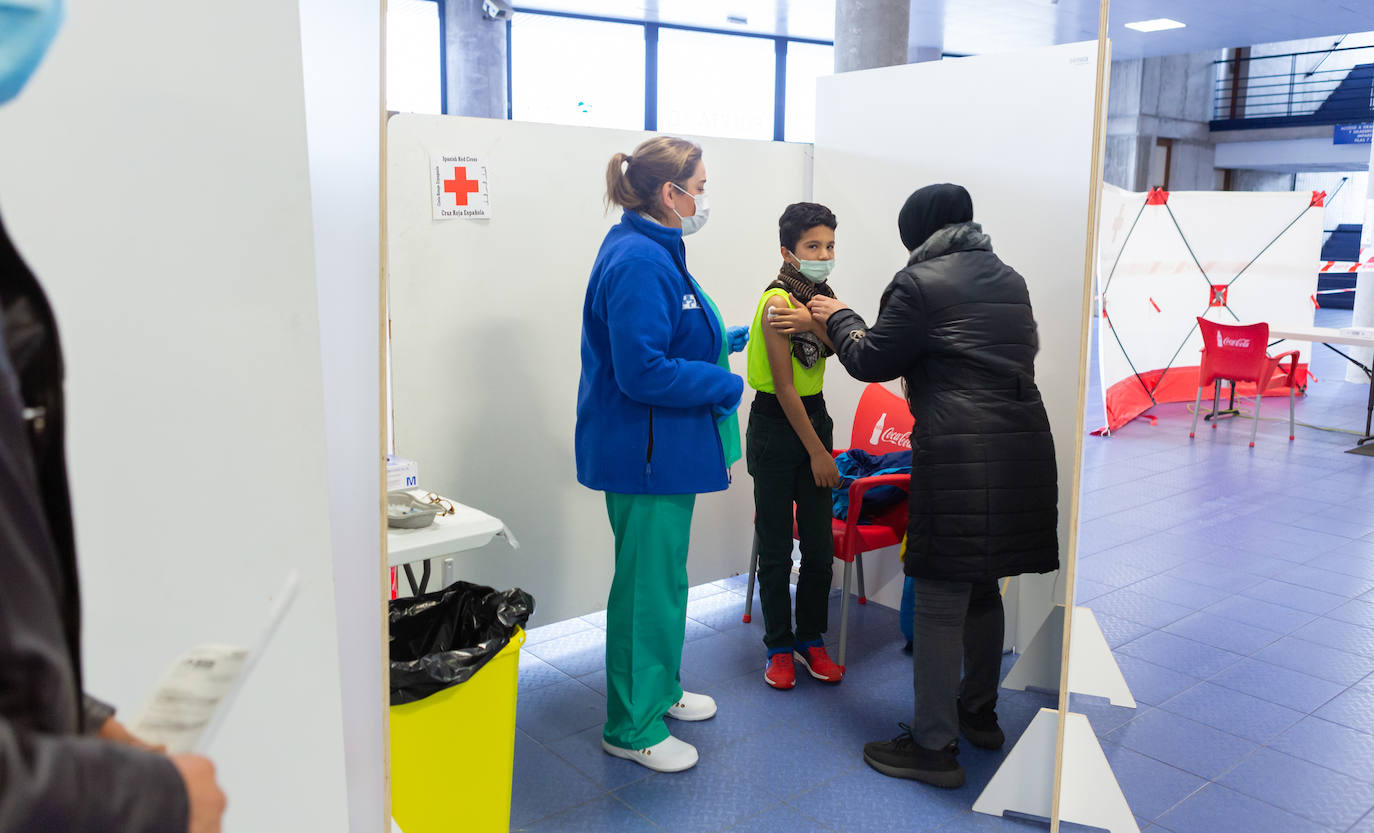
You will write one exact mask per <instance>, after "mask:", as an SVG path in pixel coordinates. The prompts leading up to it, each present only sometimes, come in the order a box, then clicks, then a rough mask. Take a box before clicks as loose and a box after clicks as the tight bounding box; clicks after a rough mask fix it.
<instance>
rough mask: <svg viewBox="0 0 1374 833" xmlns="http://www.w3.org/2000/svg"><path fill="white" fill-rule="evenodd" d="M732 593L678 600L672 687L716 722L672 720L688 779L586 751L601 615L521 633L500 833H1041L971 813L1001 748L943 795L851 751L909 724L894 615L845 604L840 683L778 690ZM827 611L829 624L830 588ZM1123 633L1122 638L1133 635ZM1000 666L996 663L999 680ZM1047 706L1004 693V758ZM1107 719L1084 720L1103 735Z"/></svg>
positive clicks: (600, 710) (973, 754)
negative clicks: (689, 752)
mask: <svg viewBox="0 0 1374 833" xmlns="http://www.w3.org/2000/svg"><path fill="white" fill-rule="evenodd" d="M744 590H745V584H744V583H743V582H741V581H738V580H736V579H727V580H725V581H721V582H716V583H714V584H710V585H704V586H702V587H697V588H693V589H692V591H691V596H690V601H689V602H688V617H689V619H688V630H689V635H688V642H687V644H686V645H685V646H684V649H683V672H682V673H683V679H684V681H687V687H688V688H689V689H691V690H694V691H701V692H705V693H708V694H711V695H712V696H713V697H715V698H716V701H717V703H718V704H719V706H720V711H719V713H718V714H717V716H716V717H715V718H714V719H712V720H709V721H705V722H702V723H674V724H673V725H672V727H671V728H672V730H673V732H674V734H676V735H677V736H679V737H681V738H682V739H684V740H686V741H688V742H690V743H693V744H695V745H696V746H697V748H698V749H700V750H701V754H702V758H701V763H700V764H699V765H698V766H697V767H696V768H695V769H693V770H691V771H689V772H686V773H680V774H676V775H656V774H653V773H650V772H649V771H648V770H645V769H643V768H641V767H639V766H636V765H635V764H631V763H629V762H627V761H622V760H619V759H616V758H611V757H610V756H608V755H606V754H605V753H604V752H602V751H601V721H602V720H603V719H604V709H605V671H604V651H605V632H604V630H602V628H604V627H605V617H604V614H603V615H599V616H598V615H590V616H585V617H582V618H581V619H578V620H573V622H571V623H569V622H562V623H558V624H556V625H553V626H550V627H551V630H549V631H548V632H546V631H545V629H544V628H536V629H534V630H532V631H530V638H529V642H528V643H527V647H526V648H525V650H524V651H523V652H522V655H521V672H520V697H519V712H518V715H517V721H516V722H517V729H518V732H517V741H516V749H515V751H516V757H515V784H514V789H513V793H512V810H511V824H512V828H513V829H515V830H532V831H568V832H569V833H572V832H573V831H575V832H576V833H583V831H621V830H624V831H636V832H637V831H641V830H644V831H651V830H652V831H684V833H687V832H688V831H699V833H714V831H720V833H755V831H757V833H765V831H766V832H767V833H771V832H772V831H776V830H795V831H799V833H813V831H814V832H815V833H820V831H831V833H834V831H864V830H874V831H878V830H884V831H885V830H889V829H891V824H892V820H893V819H894V818H901V819H903V820H904V821H903V825H905V826H904V827H903V829H904V830H912V831H936V830H939V831H942V833H958V831H983V832H985V833H987V832H991V833H996V832H997V831H1008V832H1009V833H1015V831H1018V830H1029V829H1037V828H1038V829H1043V825H1041V824H1038V823H1035V822H1030V821H1025V820H1017V819H1000V818H995V817H992V816H982V815H977V814H974V813H973V812H972V810H971V808H972V805H973V801H974V799H975V798H976V797H977V796H978V793H979V792H980V791H981V790H982V788H983V787H984V786H986V784H987V782H988V781H989V780H990V779H991V778H992V775H993V773H994V772H995V771H996V770H997V766H998V765H999V764H1000V763H1001V761H1002V753H992V752H985V751H982V750H978V749H973V748H968V749H966V750H965V751H964V752H963V754H962V756H961V760H962V762H963V764H964V766H965V768H966V770H967V771H968V778H969V781H968V784H967V785H966V786H965V787H964V788H963V789H960V790H954V791H950V792H944V791H940V790H935V789H931V788H926V787H922V786H920V785H917V784H913V783H911V782H909V781H896V780H893V779H890V778H886V777H884V776H881V775H879V774H877V773H875V772H873V771H872V770H870V769H869V768H868V767H867V766H865V765H864V763H863V759H862V753H861V750H862V747H863V744H864V743H865V742H866V741H870V740H879V739H885V738H888V737H891V736H892V735H894V734H896V733H897V731H898V730H897V723H898V722H899V721H909V719H910V715H909V712H910V710H911V659H910V657H908V656H907V655H906V654H904V653H902V651H901V645H902V640H901V636H900V634H899V631H898V628H897V614H896V611H894V610H892V609H890V608H886V607H883V606H881V605H878V604H876V603H873V602H870V603H869V604H868V605H866V606H862V607H860V606H857V605H855V606H853V607H852V608H851V619H850V633H849V656H848V658H847V659H848V662H847V665H848V668H849V673H850V678H849V679H848V680H847V681H846V682H845V683H843V684H841V685H838V686H825V685H822V684H820V683H815V682H813V681H811V680H810V679H809V678H806V679H801V680H799V681H798V685H797V688H796V689H794V690H793V691H790V692H777V691H773V690H772V689H769V688H768V687H767V686H766V685H765V684H764V682H763V679H762V677H763V661H764V648H763V643H762V636H763V631H762V625H761V622H760V619H761V618H762V617H756V618H755V620H754V622H753V623H751V624H747V625H746V624H743V623H741V622H740V615H741V614H742V613H743V608H744V595H743V594H744ZM830 601H831V619H832V622H837V621H838V616H839V602H840V599H839V596H838V591H836V592H835V593H832V596H831V600H830ZM756 614H757V609H756ZM712 622H714V623H716V625H717V626H724V627H722V628H720V629H717V627H713V626H712V625H711V624H708V623H712ZM727 623H728V624H727ZM1124 624H1125V625H1126V626H1127V631H1128V632H1129V633H1135V632H1136V630H1137V629H1138V628H1141V627H1144V626H1139V625H1135V624H1134V623H1129V622H1125V623H1124ZM693 630H696V631H697V632H696V633H695V635H693V633H692V631H693ZM832 630H833V628H832ZM1146 630H1149V629H1148V628H1146ZM1013 660H1014V657H1010V656H1009V657H1007V661H1006V663H1005V666H1004V670H1007V669H1010V667H1011V663H1012V661H1013ZM589 669H592V670H589ZM1052 704H1053V700H1052V698H1050V697H1048V696H1046V695H1041V694H1034V693H1026V692H1012V691H1004V692H1003V693H1002V699H1001V701H1000V702H999V705H998V710H999V713H1000V715H1001V721H1002V725H1003V727H1004V729H1005V730H1006V732H1007V735H1008V738H1009V741H1010V742H1009V743H1008V747H1007V748H1010V747H1011V745H1012V744H1014V743H1015V740H1016V738H1018V737H1020V735H1021V733H1022V732H1023V731H1025V728H1026V726H1028V725H1029V724H1030V721H1031V718H1032V717H1034V715H1035V713H1036V711H1037V710H1038V709H1040V708H1041V707H1043V706H1047V705H1052ZM1108 708H1110V707H1108ZM1118 711H1124V710H1118ZM836 715H842V716H843V718H842V719H837V718H836ZM1113 717H1115V716H1114V715H1105V714H1104V715H1100V716H1099V717H1098V719H1099V721H1101V722H1103V726H1104V727H1106V726H1107V725H1112V726H1113V727H1114V725H1115V724H1109V722H1110V721H1111V720H1112V718H1113ZM1122 719H1124V718H1117V720H1118V722H1120V721H1121V720H1122Z"/></svg>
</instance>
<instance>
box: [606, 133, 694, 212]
mask: <svg viewBox="0 0 1374 833" xmlns="http://www.w3.org/2000/svg"><path fill="white" fill-rule="evenodd" d="M700 162H701V148H700V147H698V146H697V145H695V144H693V143H692V142H689V141H687V140H686V139H677V138H674V137H672V136H655V137H654V138H652V139H649V140H648V141H646V142H643V143H641V144H640V146H639V147H637V148H635V152H634V154H633V155H626V154H624V153H617V154H615V155H614V156H612V157H611V161H610V164H609V165H607V166H606V208H607V210H609V209H610V207H611V206H612V205H618V206H620V207H621V208H623V209H625V210H626V211H642V212H647V213H649V214H651V215H653V216H655V217H657V216H658V215H659V214H661V213H662V208H661V207H660V206H659V205H658V191H659V189H660V188H661V187H662V186H663V183H665V182H673V183H677V184H678V185H680V186H683V187H686V184H687V180H688V179H690V178H691V176H692V174H694V173H696V169H697V165H698V164H699V163H700Z"/></svg>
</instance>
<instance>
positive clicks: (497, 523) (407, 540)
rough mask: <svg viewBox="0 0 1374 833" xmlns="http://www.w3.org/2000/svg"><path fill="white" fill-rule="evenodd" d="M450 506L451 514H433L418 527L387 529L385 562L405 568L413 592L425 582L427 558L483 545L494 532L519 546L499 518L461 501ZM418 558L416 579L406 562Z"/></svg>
mask: <svg viewBox="0 0 1374 833" xmlns="http://www.w3.org/2000/svg"><path fill="white" fill-rule="evenodd" d="M453 508H454V510H455V511H454V513H453V514H452V515H442V516H440V517H437V518H435V519H434V523H432V524H430V525H429V526H427V527H424V528H422V529H387V532H386V544H387V564H389V565H390V566H392V567H404V568H405V571H406V577H407V578H408V579H409V580H410V583H411V590H412V591H413V592H416V593H420V592H423V590H424V587H425V585H426V584H428V582H429V562H430V560H431V559H434V558H443V557H444V556H446V555H453V554H454V553H459V552H464V551H466V550H475V549H478V548H480V547H485V546H486V545H487V544H490V543H491V542H492V539H494V538H496V537H497V536H498V535H499V536H502V537H504V538H505V539H506V543H508V544H510V546H511V549H519V548H520V542H519V541H516V540H515V536H514V535H512V534H511V531H510V530H509V529H507V528H506V525H505V524H504V523H502V521H501V519H500V518H496V517H493V516H491V515H488V514H487V513H486V512H483V511H481V510H480V509H473V508H472V507H471V506H464V505H463V504H461V503H454V504H453ZM419 561H423V562H424V565H425V566H424V571H423V573H422V577H421V579H420V581H419V582H418V583H417V582H416V581H415V576H414V574H413V573H412V572H411V570H410V565H412V564H414V563H416V562H419Z"/></svg>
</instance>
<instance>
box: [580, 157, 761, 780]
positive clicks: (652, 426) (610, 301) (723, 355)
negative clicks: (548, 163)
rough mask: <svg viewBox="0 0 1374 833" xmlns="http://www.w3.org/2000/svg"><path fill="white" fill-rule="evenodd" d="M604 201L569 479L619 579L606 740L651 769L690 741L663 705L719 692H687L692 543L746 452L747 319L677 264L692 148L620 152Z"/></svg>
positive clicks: (610, 616) (684, 715) (609, 612)
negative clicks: (606, 215)
mask: <svg viewBox="0 0 1374 833" xmlns="http://www.w3.org/2000/svg"><path fill="white" fill-rule="evenodd" d="M606 201H607V204H608V205H609V204H615V205H618V206H620V207H621V208H623V209H624V214H623V216H622V217H621V219H620V222H619V223H618V224H617V225H615V226H614V227H612V228H611V230H610V231H609V232H608V233H607V234H606V239H605V240H604V241H603V242H602V244H601V251H600V253H599V254H598V255H597V258H596V263H595V265H594V266H593V267H592V275H591V280H590V281H589V282H588V285H587V300H586V304H585V306H584V308H583V312H582V377H581V380H580V382H579V385H578V391H577V443H576V446H577V479H578V481H579V482H580V483H582V485H584V486H587V487H588V488H591V489H596V490H598V491H602V492H605V493H606V510H607V513H608V514H609V516H610V521H611V528H612V530H613V531H614V533H615V578H614V580H613V581H612V583H611V592H610V598H609V600H608V601H607V605H606V608H607V609H606V727H605V730H604V732H603V734H602V742H601V745H602V748H603V749H604V750H605V751H606V752H607V753H609V754H611V755H614V756H616V757H619V758H625V759H627V760H631V761H635V762H636V763H639V764H642V765H643V766H646V767H648V768H649V769H652V770H655V771H657V772H680V771H682V770H684V769H689V768H691V767H692V766H694V765H695V764H696V762H697V751H696V749H695V748H694V747H693V746H692V745H691V744H688V743H686V742H684V741H681V740H678V739H677V738H674V737H673V736H672V735H671V734H669V732H668V726H667V723H666V722H665V720H664V718H665V717H667V718H673V719H676V720H707V719H709V718H711V717H713V716H714V715H715V713H716V704H715V701H714V700H712V699H711V698H710V697H707V696H706V695H702V694H692V693H690V692H684V691H683V690H682V683H681V681H680V680H679V676H678V671H679V668H680V666H681V664H682V642H683V637H684V634H685V629H686V622H687V541H688V535H689V532H690V530H691V524H692V507H693V504H694V503H695V501H696V496H697V494H699V493H702V492H718V491H721V490H723V489H725V488H726V487H727V486H728V485H729V482H730V481H729V474H728V469H729V466H730V464H731V463H733V462H734V461H735V460H738V459H739V457H740V441H739V422H738V420H737V418H736V417H735V409H736V408H737V407H739V401H740V395H741V393H742V392H743V390H744V382H743V380H742V379H741V378H740V377H739V376H736V375H735V374H733V373H731V372H730V369H729V365H728V363H727V360H728V358H729V355H730V353H732V352H738V351H739V350H741V349H743V347H744V341H745V339H747V338H748V330H747V328H744V327H734V328H730V329H729V330H727V329H726V327H725V325H724V322H723V321H722V320H721V317H720V313H719V312H718V311H717V309H716V306H715V304H714V303H713V302H712V301H711V299H710V298H709V297H707V295H706V293H705V292H703V291H702V289H701V286H700V285H699V284H698V283H697V282H696V280H695V279H694V278H693V277H692V275H691V273H689V272H688V271H687V252H686V248H685V247H684V246H683V244H682V238H683V236H684V235H688V234H691V233H693V232H695V231H696V230H698V229H700V228H701V227H702V225H704V224H705V222H706V217H707V215H708V208H707V204H706V168H705V166H704V165H703V164H702V161H701V148H699V147H697V146H696V145H694V144H692V143H691V142H688V141H686V140H683V139H674V138H670V137H665V136H661V137H658V138H654V139H650V140H649V141H647V142H644V143H643V144H641V145H640V146H639V147H637V148H635V152H634V154H633V155H631V156H627V155H625V154H623V153H617V154H616V155H615V156H613V157H612V158H611V162H610V165H609V166H608V168H607V171H606Z"/></svg>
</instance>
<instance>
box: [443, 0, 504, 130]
mask: <svg viewBox="0 0 1374 833" xmlns="http://www.w3.org/2000/svg"><path fill="white" fill-rule="evenodd" d="M440 2H442V3H443V4H444V44H445V46H446V47H447V52H446V55H447V62H448V66H447V70H448V72H447V79H446V80H447V82H448V100H447V101H445V102H444V112H446V113H448V114H449V115H453V116H479V117H482V118H488V119H504V118H505V117H506V85H507V84H509V83H510V80H509V79H508V78H506V24H505V22H503V21H499V20H488V19H487V18H486V17H485V16H484V15H483V14H482V0H440Z"/></svg>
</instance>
